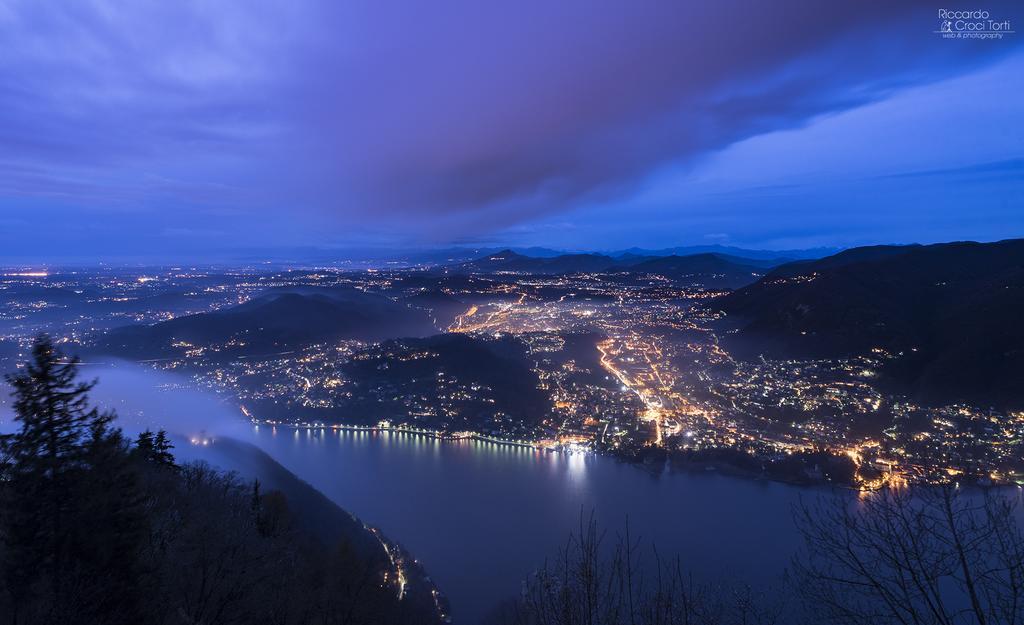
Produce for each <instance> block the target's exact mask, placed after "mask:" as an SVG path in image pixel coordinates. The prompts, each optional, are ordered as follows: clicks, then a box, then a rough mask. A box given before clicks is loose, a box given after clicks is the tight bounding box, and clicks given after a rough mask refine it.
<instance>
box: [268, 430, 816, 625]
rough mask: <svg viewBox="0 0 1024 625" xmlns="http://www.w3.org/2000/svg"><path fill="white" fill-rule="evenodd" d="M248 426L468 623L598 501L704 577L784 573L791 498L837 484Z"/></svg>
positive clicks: (610, 521) (596, 509) (551, 550)
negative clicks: (399, 553)
mask: <svg viewBox="0 0 1024 625" xmlns="http://www.w3.org/2000/svg"><path fill="white" fill-rule="evenodd" d="M251 437H252V438H251V439H250V440H251V441H252V442H254V443H256V444H257V445H258V446H259V447H261V448H263V449H264V450H265V451H267V452H268V453H270V454H271V455H272V456H273V457H274V458H275V459H277V460H278V462H280V463H281V464H283V465H284V466H285V467H287V468H288V469H290V470H291V471H292V472H294V473H295V474H297V475H298V476H300V477H301V478H303V479H304V480H306V481H308V482H309V483H310V484H312V485H313V486H315V487H316V488H318V489H319V490H321V491H322V492H323V493H325V494H326V495H327V496H328V497H330V498H331V499H332V500H334V501H335V502H336V503H338V504H339V505H341V506H342V507H344V508H345V509H347V510H349V511H350V512H352V513H354V514H356V515H357V516H359V517H360V518H362V519H363V520H364V521H366V522H367V523H370V524H372V525H375V526H377V527H379V528H380V529H381V530H383V531H384V533H385V534H387V535H388V536H389V537H390V538H391V539H393V540H396V541H398V542H400V543H402V544H403V545H404V546H405V547H407V548H408V549H409V550H410V551H411V552H412V553H413V554H414V555H415V556H416V557H417V558H419V559H420V561H421V562H422V563H423V564H424V566H425V567H426V569H427V571H428V572H429V573H430V575H431V576H432V577H433V578H434V580H435V581H436V582H437V584H438V585H439V586H440V588H441V589H442V590H443V591H444V592H445V593H446V594H447V595H448V596H449V598H450V600H451V602H452V606H453V615H454V618H455V621H456V622H458V623H468V624H472V623H476V622H478V621H479V620H480V619H481V618H482V617H483V616H484V615H485V614H486V613H487V612H488V611H489V610H491V609H493V607H494V606H495V605H496V604H497V603H498V602H500V601H501V600H503V599H506V598H508V597H511V596H514V595H516V594H517V593H518V592H519V589H520V587H521V581H522V579H523V578H525V577H526V576H528V575H529V574H530V572H531V571H533V570H535V569H537V568H538V567H539V566H541V565H542V564H543V563H544V560H545V558H548V557H552V556H555V555H556V554H557V552H558V549H559V547H560V546H562V545H563V544H564V543H565V541H566V539H567V538H568V536H569V534H570V532H572V531H574V530H578V528H579V524H580V515H581V514H584V515H589V514H590V513H591V512H592V511H593V513H594V514H595V516H596V518H597V519H598V522H599V523H600V524H601V525H602V527H603V528H605V529H606V530H608V532H609V536H610V537H611V538H612V539H614V536H615V534H616V533H618V532H621V531H622V530H623V529H624V528H625V524H626V521H627V518H628V522H629V527H630V533H631V535H632V536H634V537H640V539H641V540H642V542H643V544H644V545H645V546H650V545H651V544H652V543H655V544H657V547H658V551H659V553H660V554H662V555H663V556H664V555H666V554H672V555H675V554H678V555H680V556H681V557H682V559H683V564H684V567H686V568H688V569H692V570H693V571H694V572H695V574H697V575H698V576H699V577H700V578H701V579H708V580H717V579H723V578H734V579H740V580H743V581H746V582H750V583H753V584H755V585H761V584H765V583H771V582H773V581H778V579H779V576H780V574H781V573H782V572H783V570H784V569H785V567H786V566H787V565H788V563H789V559H790V557H791V555H792V553H793V552H794V550H795V549H796V547H797V545H798V543H799V538H798V536H797V534H796V529H795V527H794V525H793V521H792V507H793V505H794V504H796V503H798V501H799V499H800V498H801V497H804V498H815V497H817V496H818V495H819V494H821V493H824V492H827V491H824V490H821V489H806V488H798V487H794V486H789V485H785V484H779V483H774V482H761V481H753V480H744V479H739V478H731V477H727V476H721V475H717V474H707V475H705V474H691V473H664V474H662V475H653V474H651V473H650V472H649V471H646V470H644V469H642V468H638V467H635V466H631V465H628V464H623V463H620V462H618V461H616V460H614V459H611V458H608V457H604V456H597V455H594V454H579V453H577V454H566V453H554V452H547V451H535V450H531V449H527V448H522V447H512V446H506V445H498V444H492V443H485V442H479V441H439V440H436V439H433V438H429V437H425V436H420V435H415V434H400V433H393V432H366V431H351V430H330V429H326V430H295V429H291V428H276V429H275V428H272V427H269V426H260V427H258V428H254V430H253V431H252V432H251Z"/></svg>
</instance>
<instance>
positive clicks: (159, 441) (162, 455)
mask: <svg viewBox="0 0 1024 625" xmlns="http://www.w3.org/2000/svg"><path fill="white" fill-rule="evenodd" d="M172 449H174V445H172V444H171V441H170V440H169V439H168V438H167V432H166V431H165V430H160V431H158V432H157V433H156V438H154V439H153V460H154V461H155V462H156V463H157V464H159V465H162V466H165V467H171V468H176V467H177V465H176V464H175V463H174V454H172V453H171V450H172Z"/></svg>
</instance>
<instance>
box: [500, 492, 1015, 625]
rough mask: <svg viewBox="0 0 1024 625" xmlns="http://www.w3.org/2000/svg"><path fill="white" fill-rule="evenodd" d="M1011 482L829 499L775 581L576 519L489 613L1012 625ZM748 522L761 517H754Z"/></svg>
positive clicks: (724, 621) (854, 624)
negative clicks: (670, 554)
mask: <svg viewBox="0 0 1024 625" xmlns="http://www.w3.org/2000/svg"><path fill="white" fill-rule="evenodd" d="M1016 498H1017V496H1016V492H1014V493H1013V494H1010V493H1009V492H1008V491H1006V490H993V491H989V492H986V493H982V492H974V493H965V492H963V490H962V489H959V488H956V487H932V488H922V489H918V490H917V491H915V492H913V493H911V492H910V491H906V490H904V491H896V490H885V491H879V492H877V493H872V494H870V495H866V496H865V497H864V498H862V499H852V498H851V497H842V496H839V497H836V498H835V499H830V498H823V499H820V500H819V501H818V503H816V504H814V505H804V506H801V507H799V509H798V510H797V511H796V522H797V525H798V527H799V529H800V531H801V533H802V534H803V537H804V548H803V549H801V550H800V552H799V553H797V554H796V555H795V556H794V559H793V563H792V566H791V567H790V571H789V573H788V574H787V576H786V578H785V579H783V580H780V581H779V583H778V585H777V586H776V587H773V588H770V589H762V590H760V591H758V592H754V591H753V590H752V589H750V588H749V587H746V586H743V585H740V584H735V583H730V582H726V583H715V584H708V583H700V582H697V581H696V579H697V578H698V577H699V575H697V574H693V575H691V574H690V573H689V572H687V571H686V569H685V568H684V563H683V561H682V560H680V559H679V558H678V557H677V558H665V557H664V556H663V555H661V554H659V553H658V552H657V550H656V549H647V548H643V547H642V546H641V541H639V540H637V539H635V538H633V537H631V536H630V534H629V530H628V526H627V528H626V531H625V532H624V533H622V534H620V535H618V536H614V537H609V536H608V535H607V534H606V533H605V532H604V531H603V530H601V529H600V528H599V527H598V525H597V523H596V522H594V521H593V520H592V519H591V520H590V521H589V522H581V524H580V531H579V533H578V534H577V535H575V536H572V537H571V538H570V539H569V541H568V542H567V544H566V546H565V547H564V548H563V549H562V551H561V552H560V553H559V554H558V555H557V557H555V558H554V559H553V560H551V561H550V562H548V563H547V564H546V565H545V566H544V567H543V568H541V569H540V570H539V571H537V572H536V573H535V574H534V575H532V576H531V577H530V578H529V579H528V580H527V581H526V582H525V583H524V585H523V591H522V593H521V595H520V596H519V597H518V598H516V599H514V600H512V601H510V602H509V603H508V604H507V605H504V606H501V608H499V609H498V610H496V612H495V614H494V615H493V617H492V618H491V620H490V624H491V625H499V624H500V625H627V624H628V625H784V624H797V625H813V624H835V625H861V624H869V623H870V624H880V625H897V624H901V625H906V624H916V625H968V624H974V625H1012V624H1017V623H1021V622H1024V620H1022V619H1024V536H1022V535H1021V530H1020V524H1019V521H1018V519H1019V512H1020V511H1019V508H1018V506H1017V505H1016V503H1015V500H1016ZM752 522H756V521H754V520H752Z"/></svg>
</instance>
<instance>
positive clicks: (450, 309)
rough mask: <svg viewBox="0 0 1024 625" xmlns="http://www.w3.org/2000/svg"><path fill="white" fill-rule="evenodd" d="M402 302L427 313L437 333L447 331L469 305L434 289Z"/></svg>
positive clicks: (411, 296) (421, 292)
mask: <svg viewBox="0 0 1024 625" xmlns="http://www.w3.org/2000/svg"><path fill="white" fill-rule="evenodd" d="M402 301H404V302H405V303H407V304H409V305H410V306H413V307H415V308H420V309H423V310H424V311H426V312H427V313H429V314H430V316H431V318H432V319H433V320H434V326H435V327H436V328H437V329H438V330H439V331H444V330H445V329H447V328H448V326H450V325H451V324H452V323H454V322H455V319H456V317H458V316H459V315H460V314H462V313H464V312H466V309H467V308H469V305H468V304H466V303H465V302H463V301H461V300H459V299H457V298H455V297H452V296H451V295H448V294H447V293H445V292H444V291H442V290H440V289H436V288H435V289H429V290H423V291H420V292H419V293H416V294H415V295H410V296H409V297H407V298H405V299H404V300H402Z"/></svg>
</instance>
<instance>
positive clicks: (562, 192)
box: [0, 0, 1024, 260]
mask: <svg viewBox="0 0 1024 625" xmlns="http://www.w3.org/2000/svg"><path fill="white" fill-rule="evenodd" d="M944 7H946V5H943V4H936V3H934V2H924V3H916V2H908V1H898V2H895V1H893V0H887V1H877V2H876V1H872V0H858V1H852V0H851V1H846V2H840V1H821V0H807V1H799V2H798V1H792V0H773V1H771V2H764V1H755V0H748V1H744V2H739V1H731V0H714V1H708V2H701V3H698V2H688V1H684V0H671V1H665V2H658V1H646V0H621V1H610V0H560V1H558V2H552V1H550V0H544V1H533V0H527V1H524V0H517V1H516V2H502V3H498V2H482V1H480V0H469V1H447V0H435V1H431V2H391V1H389V0H370V1H366V2H348V1H345V0H298V1H296V0H288V1H285V0H281V1H279V2H266V1H258V0H238V1H221V2H214V1H210V0H196V1H192V0H175V1H173V2H168V1H167V0H152V1H150V0H131V1H124V2H120V1H116V0H110V1H104V2H100V1H97V0H75V1H73V2H44V1H40V0H24V1H21V0H0V41H2V42H3V47H2V52H0V257H2V258H6V259H12V260H13V259H38V260H47V259H54V260H56V259H60V258H71V257H74V258H87V259H101V260H102V259H116V258H139V259H153V260H156V259H167V258H182V259H184V258H194V259H202V258H219V257H225V256H231V255H239V254H252V253H263V252H266V253H268V254H269V253H274V252H275V251H287V250H301V249H312V248H327V249H332V248H381V247H383V248H405V247H427V246H448V245H452V244H457V245H474V246H504V245H513V246H530V245H541V246H548V247H556V248H564V249H596V250H612V249H619V248H626V247H631V246H641V247H647V248H656V247H666V246H673V245H704V244H713V243H719V244H724V245H737V246H743V247H753V248H775V249H785V248H804V247H817V246H851V245H859V244H868V243H890V242H934V241H948V240H959V239H975V240H995V239H1001V238H1010V237H1019V236H1024V131H1022V125H1024V124H1022V121H1024V32H1022V31H1024V28H1022V27H1021V25H1022V24H1024V3H1021V2H1020V1H1019V0H1016V1H1013V2H1004V1H995V2H990V1H988V0H985V1H984V2H980V3H978V6H973V5H971V6H959V5H956V6H952V7H950V8H958V9H984V10H986V11H988V12H989V14H990V16H991V18H993V19H995V20H997V21H1000V22H1001V21H1004V20H1010V22H1011V25H1012V28H1013V29H1017V30H1018V32H1017V33H1015V34H1007V35H1006V36H1005V37H1004V38H1002V39H996V40H977V39H945V38H943V37H942V36H941V35H939V34H937V33H936V32H935V31H937V30H939V28H940V20H939V17H938V11H939V9H941V8H944ZM282 253H283V252H282Z"/></svg>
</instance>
